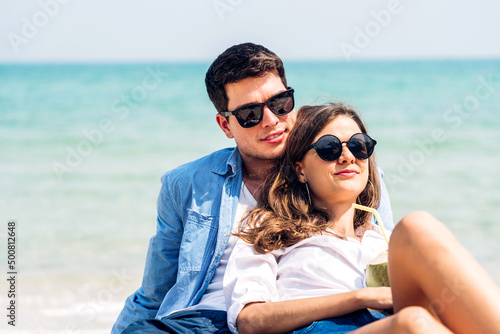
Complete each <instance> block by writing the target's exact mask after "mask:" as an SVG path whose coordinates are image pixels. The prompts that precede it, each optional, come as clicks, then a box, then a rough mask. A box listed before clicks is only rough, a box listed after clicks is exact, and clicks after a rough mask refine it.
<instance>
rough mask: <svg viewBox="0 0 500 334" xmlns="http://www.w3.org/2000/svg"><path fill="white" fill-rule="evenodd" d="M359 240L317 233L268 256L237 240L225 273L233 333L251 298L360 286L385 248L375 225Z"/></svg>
mask: <svg viewBox="0 0 500 334" xmlns="http://www.w3.org/2000/svg"><path fill="white" fill-rule="evenodd" d="M373 229H374V230H367V231H366V232H365V233H364V235H363V238H362V240H361V242H360V241H358V240H356V239H352V238H348V240H341V239H339V238H337V237H335V236H332V235H330V234H323V235H317V236H314V237H311V238H308V239H305V240H302V241H301V242H299V243H297V244H295V245H293V246H291V247H287V248H283V249H279V250H275V251H273V252H271V253H268V254H259V253H256V252H255V251H254V249H253V245H250V244H247V243H245V242H244V241H242V240H241V239H240V240H238V242H237V243H236V245H235V247H234V249H233V252H232V254H231V257H230V259H229V262H228V265H227V268H226V274H225V277H224V294H225V297H226V304H227V306H228V310H227V312H228V324H229V328H230V329H231V331H233V332H235V333H237V329H236V318H237V317H238V314H239V313H240V311H241V310H242V309H243V307H244V306H245V305H246V304H248V303H251V302H267V301H283V300H290V299H299V298H308V297H318V296H324V295H330V294H336V293H342V292H348V291H353V290H357V289H360V288H363V287H365V283H364V276H365V273H364V270H365V267H366V265H367V264H368V262H370V261H371V260H372V259H373V258H375V257H376V256H377V255H378V254H380V253H381V252H382V251H384V250H386V249H387V242H386V241H385V239H384V237H383V235H382V233H381V232H380V229H379V227H378V226H376V225H373Z"/></svg>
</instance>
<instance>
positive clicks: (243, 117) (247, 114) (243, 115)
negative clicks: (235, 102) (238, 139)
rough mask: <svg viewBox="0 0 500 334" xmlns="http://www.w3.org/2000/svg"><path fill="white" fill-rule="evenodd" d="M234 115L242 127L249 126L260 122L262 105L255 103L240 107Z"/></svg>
mask: <svg viewBox="0 0 500 334" xmlns="http://www.w3.org/2000/svg"><path fill="white" fill-rule="evenodd" d="M235 116H236V118H237V119H238V123H240V125H241V126H242V127H244V128H251V127H252V126H255V125H257V124H259V123H260V120H261V118H262V107H261V106H259V105H256V106H249V107H246V108H242V109H240V110H239V111H238V113H237V114H236V115H235Z"/></svg>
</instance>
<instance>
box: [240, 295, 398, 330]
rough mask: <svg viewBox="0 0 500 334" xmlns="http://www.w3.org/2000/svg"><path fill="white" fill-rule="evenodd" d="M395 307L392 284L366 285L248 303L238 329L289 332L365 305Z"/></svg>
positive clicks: (362, 307)
mask: <svg viewBox="0 0 500 334" xmlns="http://www.w3.org/2000/svg"><path fill="white" fill-rule="evenodd" d="M391 307H392V295H391V290H390V288H388V287H380V288H364V289H360V290H355V291H351V292H346V293H339V294H334V295H328V296H322V297H313V298H305V299H295V300H288V301H280V302H256V303H249V304H247V305H246V306H245V307H244V308H243V309H242V310H241V312H240V313H239V315H238V318H237V327H238V331H239V332H240V333H242V334H247V333H287V332H290V331H293V330H295V329H298V328H301V327H305V326H307V325H309V324H311V323H313V322H314V321H318V320H323V319H328V318H333V317H336V316H341V315H345V314H348V313H351V312H354V311H357V310H360V309H364V308H374V309H388V308H391Z"/></svg>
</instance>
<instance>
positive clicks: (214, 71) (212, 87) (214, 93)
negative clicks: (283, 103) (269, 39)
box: [205, 43, 287, 112]
mask: <svg viewBox="0 0 500 334" xmlns="http://www.w3.org/2000/svg"><path fill="white" fill-rule="evenodd" d="M268 72H275V73H276V74H278V76H279V77H280V78H281V82H283V85H284V86H285V87H287V84H286V76H285V68H284V67H283V62H282V61H281V59H280V58H279V57H278V56H277V55H276V54H275V53H274V52H272V51H270V50H268V49H266V48H265V47H263V46H262V45H257V44H253V43H243V44H238V45H233V46H232V47H230V48H229V49H227V50H226V51H224V52H223V53H221V54H220V55H219V56H218V57H217V59H215V60H214V62H213V63H212V65H210V67H209V68H208V71H207V74H206V76H205V85H206V86H207V92H208V97H209V98H210V100H211V101H212V103H213V104H214V106H215V109H217V111H218V112H221V111H227V104H228V98H227V94H226V89H225V85H227V84H229V83H235V82H238V81H240V80H243V79H246V78H250V77H252V78H255V77H260V76H262V75H264V74H266V73H268Z"/></svg>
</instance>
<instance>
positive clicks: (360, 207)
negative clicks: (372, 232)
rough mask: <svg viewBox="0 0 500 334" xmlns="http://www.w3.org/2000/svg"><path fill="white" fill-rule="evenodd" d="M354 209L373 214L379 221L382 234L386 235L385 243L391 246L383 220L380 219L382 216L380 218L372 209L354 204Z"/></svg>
mask: <svg viewBox="0 0 500 334" xmlns="http://www.w3.org/2000/svg"><path fill="white" fill-rule="evenodd" d="M352 207H353V208H355V209H359V210H363V211H368V212H370V213H373V214H374V215H375V219H377V221H378V226H380V229H381V230H382V234H383V235H384V238H385V241H386V242H387V244H389V239H388V238H387V235H386V234H385V229H384V224H383V223H382V219H380V216H379V214H378V212H377V210H375V209H373V208H370V207H367V206H364V205H359V204H356V203H353V204H352Z"/></svg>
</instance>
